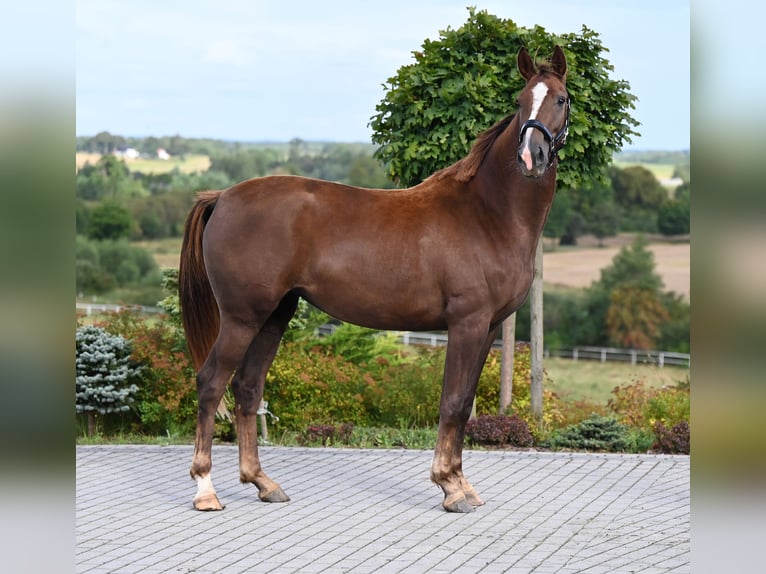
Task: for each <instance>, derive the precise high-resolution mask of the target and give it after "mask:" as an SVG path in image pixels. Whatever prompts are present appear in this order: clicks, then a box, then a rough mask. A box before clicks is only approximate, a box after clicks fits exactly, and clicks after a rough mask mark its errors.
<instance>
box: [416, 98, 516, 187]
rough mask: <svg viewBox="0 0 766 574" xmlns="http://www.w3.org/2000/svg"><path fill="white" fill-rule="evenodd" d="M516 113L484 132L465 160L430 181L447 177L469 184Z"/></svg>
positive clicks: (437, 173)
mask: <svg viewBox="0 0 766 574" xmlns="http://www.w3.org/2000/svg"><path fill="white" fill-rule="evenodd" d="M515 116H516V114H515V113H513V114H511V115H510V116H507V117H505V118H503V119H502V120H500V121H499V122H497V123H496V124H495V125H493V126H492V127H491V128H489V129H488V130H487V131H484V132H482V133H481V134H479V136H478V137H477V138H476V141H475V142H474V143H473V145H472V146H471V151H469V152H468V155H467V156H465V157H464V158H463V159H461V160H458V161H457V162H455V163H453V164H452V165H450V166H448V167H445V168H444V169H442V170H439V171H437V172H436V173H434V174H433V175H432V176H431V177H429V178H428V179H432V178H433V179H444V178H445V177H453V178H454V179H455V180H457V181H459V182H461V183H467V182H468V181H470V180H471V178H472V177H473V176H474V175H476V172H477V171H478V169H479V166H480V165H481V162H482V161H484V156H486V155H487V152H488V151H489V148H491V147H492V144H493V143H495V140H496V139H497V138H498V137H499V136H500V134H501V133H503V132H504V131H505V129H506V128H507V127H508V126H509V125H510V124H511V122H512V121H513V118H514V117H515Z"/></svg>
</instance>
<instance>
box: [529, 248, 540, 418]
mask: <svg viewBox="0 0 766 574" xmlns="http://www.w3.org/2000/svg"><path fill="white" fill-rule="evenodd" d="M529 303H530V313H531V317H530V319H531V333H530V343H531V344H530V353H531V356H530V362H531V367H532V373H531V374H532V388H531V389H530V393H531V396H530V399H531V405H530V406H531V409H532V414H533V415H534V416H535V417H536V418H537V419H538V420H540V421H542V418H543V242H542V237H541V238H540V240H538V242H537V250H536V251H535V275H534V279H533V280H532V292H531V294H530V300H529Z"/></svg>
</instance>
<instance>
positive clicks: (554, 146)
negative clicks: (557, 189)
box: [519, 94, 569, 167]
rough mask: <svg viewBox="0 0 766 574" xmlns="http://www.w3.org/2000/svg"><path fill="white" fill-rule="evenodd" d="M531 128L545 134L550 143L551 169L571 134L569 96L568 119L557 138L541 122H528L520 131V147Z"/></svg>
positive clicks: (522, 125)
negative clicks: (525, 133) (525, 134)
mask: <svg viewBox="0 0 766 574" xmlns="http://www.w3.org/2000/svg"><path fill="white" fill-rule="evenodd" d="M529 128H536V129H538V130H540V131H541V132H542V133H543V137H544V138H545V139H546V140H547V141H548V146H549V149H548V167H550V166H551V164H552V163H553V160H555V159H556V155H557V154H558V152H559V150H560V149H561V148H562V147H564V144H565V143H566V141H567V134H569V95H568V94H567V107H566V117H565V118H564V126H563V127H562V128H561V129H560V130H559V133H557V134H556V137H553V135H552V134H551V132H550V130H549V129H548V128H547V127H546V126H545V124H544V123H543V122H541V121H540V120H527V121H525V122H524V123H523V124H521V128H520V129H519V145H521V141H522V140H523V139H524V132H525V131H527V130H528V129H529Z"/></svg>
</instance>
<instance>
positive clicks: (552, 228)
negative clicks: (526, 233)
mask: <svg viewBox="0 0 766 574" xmlns="http://www.w3.org/2000/svg"><path fill="white" fill-rule="evenodd" d="M571 217H572V199H571V196H570V195H568V194H566V193H557V194H556V196H555V198H554V200H553V205H552V206H551V211H550V213H549V214H548V219H547V221H546V222H545V228H544V229H543V237H551V238H555V239H558V238H560V237H561V236H562V235H564V234H565V233H566V230H567V224H568V223H569V220H570V219H571Z"/></svg>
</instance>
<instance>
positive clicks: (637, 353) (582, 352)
mask: <svg viewBox="0 0 766 574" xmlns="http://www.w3.org/2000/svg"><path fill="white" fill-rule="evenodd" d="M334 330H335V326H334V325H322V326H321V327H319V329H317V331H318V333H319V334H320V335H329V334H331V333H332V332H333V331H334ZM397 337H398V339H399V342H400V343H402V344H404V345H427V346H430V347H443V346H446V345H447V335H446V334H444V333H415V332H412V331H401V332H397ZM502 344H503V343H502V341H501V340H500V339H498V340H496V341H495V342H494V343H493V345H492V347H493V348H495V349H499V348H500V347H502ZM545 356H546V357H561V358H565V359H572V360H573V361H600V362H602V363H606V362H607V361H616V362H621V363H630V364H631V365H637V364H646V363H649V364H653V365H657V366H658V367H664V366H665V365H668V366H680V367H688V366H690V364H691V356H690V355H689V353H672V352H670V351H641V350H638V349H615V348H612V347H585V346H583V347H574V348H572V349H545Z"/></svg>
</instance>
